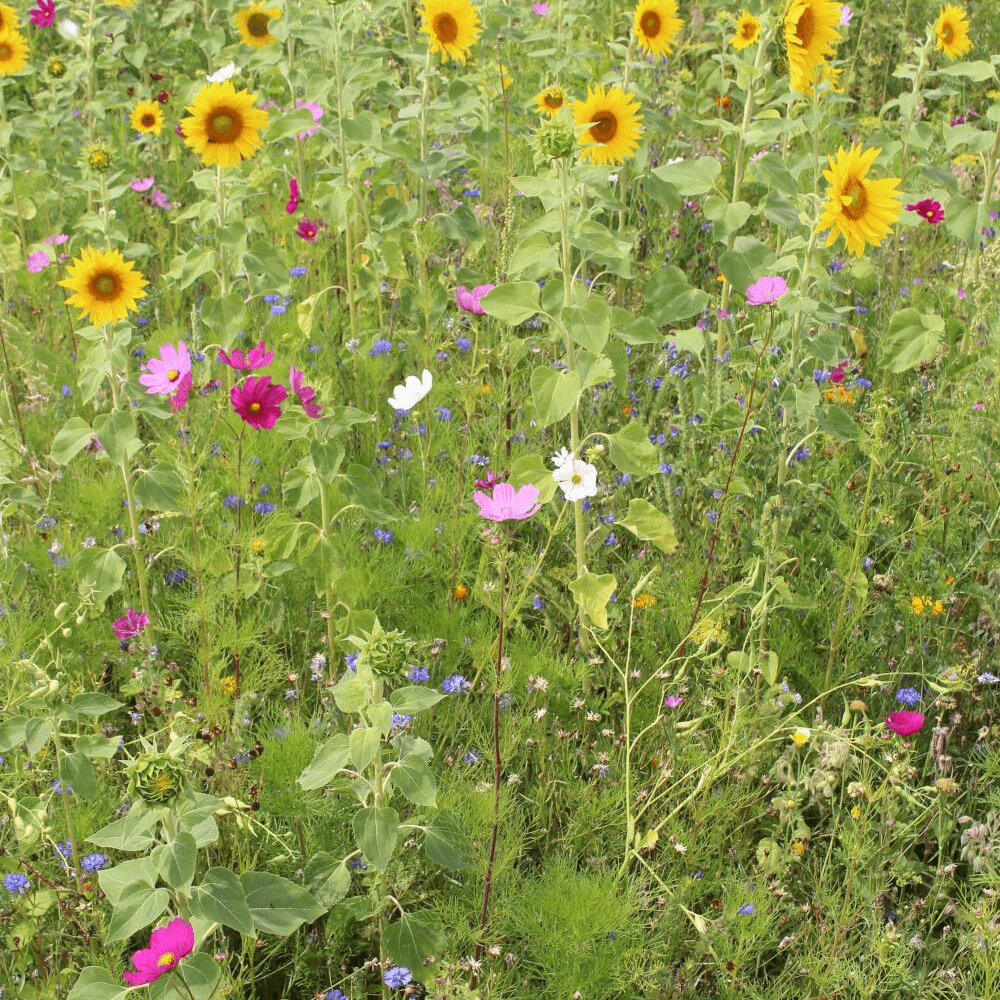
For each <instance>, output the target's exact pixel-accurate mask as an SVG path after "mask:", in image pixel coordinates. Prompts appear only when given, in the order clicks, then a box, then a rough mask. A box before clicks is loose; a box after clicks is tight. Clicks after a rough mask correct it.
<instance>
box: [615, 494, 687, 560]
mask: <svg viewBox="0 0 1000 1000" xmlns="http://www.w3.org/2000/svg"><path fill="white" fill-rule="evenodd" d="M619 523H620V524H621V526H622V527H623V528H626V529H627V530H628V531H631V532H632V534H633V535H635V537H636V538H638V539H639V541H641V542H652V543H653V544H654V545H655V546H656V547H657V548H658V549H660V550H661V551H662V552H666V553H667V554H668V555H669V554H671V553H673V552H675V551H676V550H677V536H676V535H675V534H674V526H673V524H672V523H671V520H670V518H669V517H667V515H666V514H664V513H663V511H662V510H659V509H658V508H656V507H654V506H653V505H652V504H651V503H650V502H649V501H648V500H642V499H640V498H639V497H634V498H633V499H631V500H630V501H629V504H628V514H626V515H625V520H623V521H621V522H619Z"/></svg>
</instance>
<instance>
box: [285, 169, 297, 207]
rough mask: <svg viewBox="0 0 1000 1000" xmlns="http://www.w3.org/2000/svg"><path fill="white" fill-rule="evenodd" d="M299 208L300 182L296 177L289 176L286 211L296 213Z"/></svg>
mask: <svg viewBox="0 0 1000 1000" xmlns="http://www.w3.org/2000/svg"><path fill="white" fill-rule="evenodd" d="M298 210H299V182H298V180H297V179H296V178H295V177H289V178H288V201H287V202H286V204H285V211H286V212H287V213H288V214H289V215H294V214H295V213H296V212H297V211H298Z"/></svg>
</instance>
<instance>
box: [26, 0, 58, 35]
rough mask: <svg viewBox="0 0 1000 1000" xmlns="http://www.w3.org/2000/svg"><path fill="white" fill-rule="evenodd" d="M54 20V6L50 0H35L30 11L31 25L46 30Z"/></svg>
mask: <svg viewBox="0 0 1000 1000" xmlns="http://www.w3.org/2000/svg"><path fill="white" fill-rule="evenodd" d="M55 19H56V5H55V4H54V3H53V2H52V0H35V6H34V7H32V9H31V23H32V24H33V25H34V26H35V27H36V28H47V27H48V26H49V25H50V24H51V23H52V22H53V21H54V20H55Z"/></svg>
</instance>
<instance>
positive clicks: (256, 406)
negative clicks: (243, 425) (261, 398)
mask: <svg viewBox="0 0 1000 1000" xmlns="http://www.w3.org/2000/svg"><path fill="white" fill-rule="evenodd" d="M247 409H248V410H249V411H250V412H251V413H260V403H258V402H257V401H256V400H254V401H253V402H252V403H251V404H250V405H249V406H248V407H247Z"/></svg>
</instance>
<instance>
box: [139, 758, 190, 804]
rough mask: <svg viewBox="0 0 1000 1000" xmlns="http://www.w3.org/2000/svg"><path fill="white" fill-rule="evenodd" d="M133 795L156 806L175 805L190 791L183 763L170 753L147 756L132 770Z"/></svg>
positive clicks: (140, 759)
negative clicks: (187, 790) (186, 790)
mask: <svg viewBox="0 0 1000 1000" xmlns="http://www.w3.org/2000/svg"><path fill="white" fill-rule="evenodd" d="M128 775H129V785H128V789H129V795H130V796H131V797H132V798H140V799H142V801H143V802H148V803H149V804H150V805H154V806H169V805H173V804H174V803H175V802H177V800H178V799H179V798H180V797H181V795H182V794H183V793H184V791H185V789H186V788H187V769H186V768H185V766H184V763H183V761H181V760H179V759H178V758H177V757H175V756H173V754H169V753H157V752H152V753H144V754H141V755H140V756H138V757H137V758H136V759H135V760H134V761H133V762H132V763H131V764H130V765H129V768H128Z"/></svg>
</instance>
